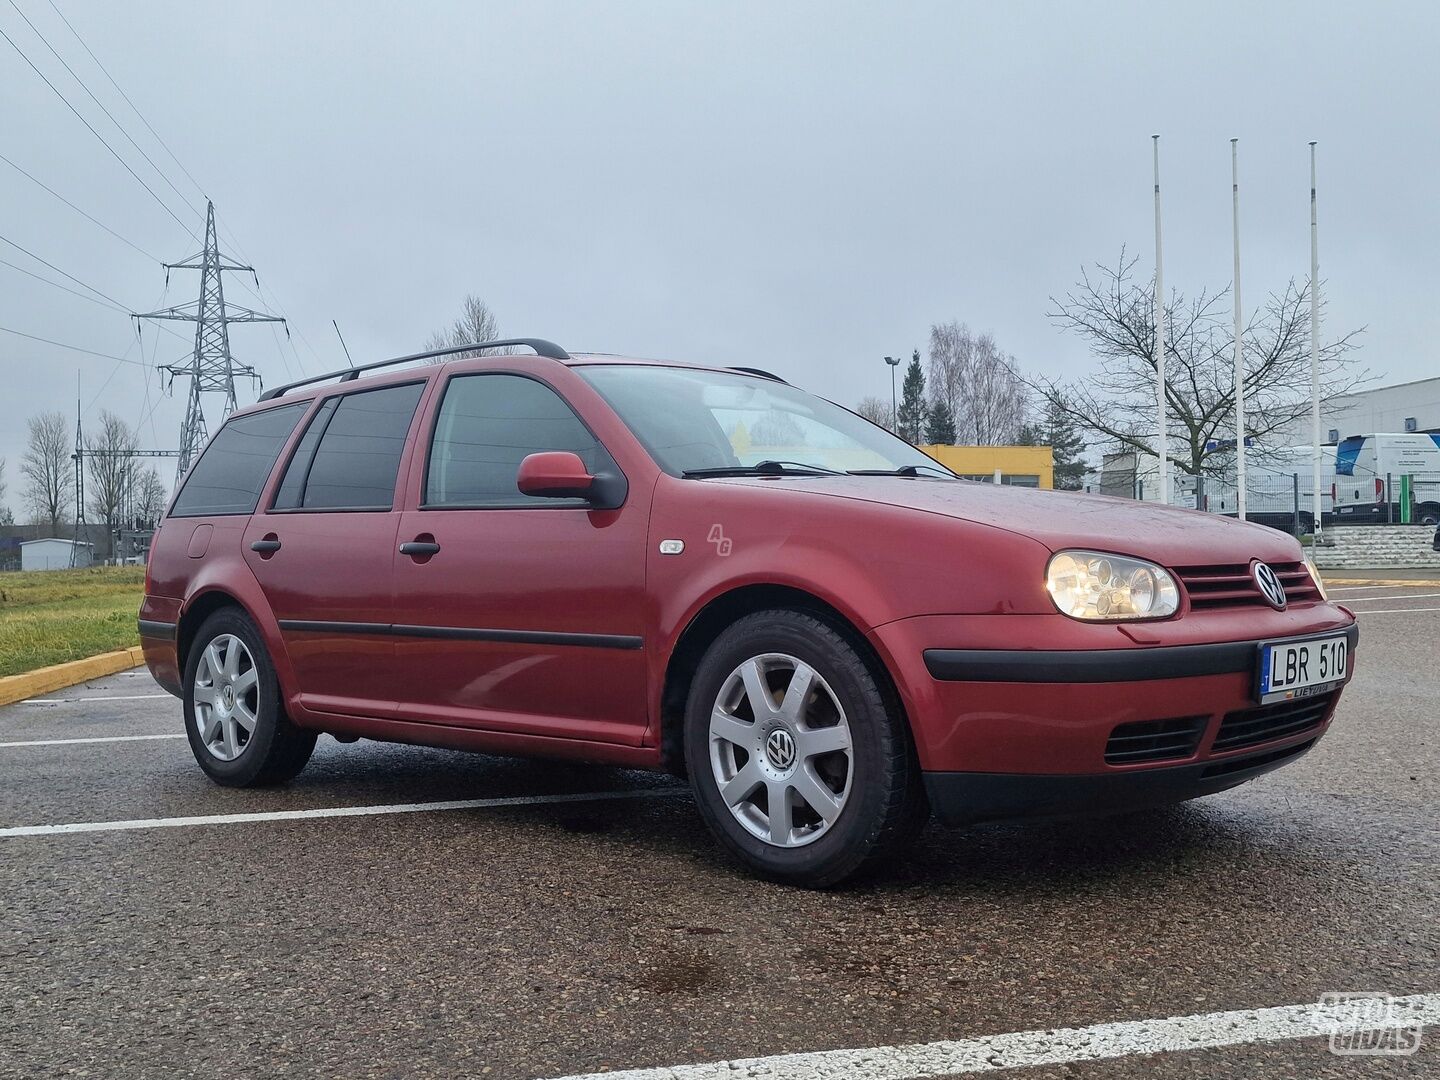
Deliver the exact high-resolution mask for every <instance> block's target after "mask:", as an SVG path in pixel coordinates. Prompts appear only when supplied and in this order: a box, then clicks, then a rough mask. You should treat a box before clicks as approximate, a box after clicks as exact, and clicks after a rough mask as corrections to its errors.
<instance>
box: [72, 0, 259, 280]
mask: <svg viewBox="0 0 1440 1080" xmlns="http://www.w3.org/2000/svg"><path fill="white" fill-rule="evenodd" d="M46 3H48V4H49V5H50V7H51V9H52V10H53V11H54V12H55V14H56V15H58V16H60V21H61V22H63V23H64V24H65V29H67V30H69V31H70V33H71V34H73V35H74V37H75V40H76V41H78V42H79V43H80V47H81V48H82V49H84V50H85V52H86V53H88V54H89V56H90V59H91V60H93V61H95V66H96V67H98V68H99V69H100V71H101V73H102V74H103V75H104V76H105V78H106V79H108V80H109V81H110V85H111V86H113V87H114V88H115V90H116V92H117V93H118V94H119V95H120V96H121V97H122V98H124V99H125V104H126V105H129V106H130V110H131V111H132V112H133V113H134V114H135V115H136V116H138V117H139V118H140V122H141V123H142V124H144V125H145V130H146V131H148V132H150V134H151V135H153V136H155V141H156V142H157V143H159V144H160V146H161V147H162V148H163V149H164V150H165V153H167V154H169V155H170V160H171V161H173V162H175V164H176V165H178V166H179V167H180V171H181V172H182V173H184V174H185V178H186V179H187V180H189V181H190V183H192V184H194V185H195V190H196V191H198V192H199V193H200V197H201V198H204V199H208V198H209V196H208V195H207V194H206V193H205V189H204V188H202V187H201V186H200V182H199V181H198V180H196V179H195V177H193V176H191V175H190V170H189V169H187V168H185V164H184V162H182V161H181V160H180V159H179V158H178V157H176V156H175V151H173V150H171V149H170V147H169V145H168V144H167V143H166V142H165V140H164V139H162V138H161V137H160V133H159V132H158V131H156V130H155V129H154V128H153V127H151V126H150V121H149V120H146V119H145V114H144V113H142V112H141V111H140V109H139V108H138V107H137V106H136V104H135V102H133V101H131V100H130V95H129V94H127V93H125V91H124V89H122V88H121V86H120V84H119V83H117V82H116V81H115V77H114V76H113V75H111V74H110V72H109V70H108V69H107V68H106V67H105V65H104V64H102V63H101V62H100V58H99V57H98V56H96V55H95V53H94V52H93V51H91V49H90V46H89V45H87V44H85V39H84V38H83V37H81V36H80V31H78V30H76V29H75V27H73V26H71V25H70V20H69V19H67V18H66V17H65V13H64V12H63V11H61V10H60V9H59V8H58V7H56V6H55V0H46ZM187 201H188V200H187ZM232 239H233V238H232ZM236 247H237V250H238V245H236ZM242 257H243V256H242ZM246 261H247V262H248V261H249V260H248V259H247V260H246Z"/></svg>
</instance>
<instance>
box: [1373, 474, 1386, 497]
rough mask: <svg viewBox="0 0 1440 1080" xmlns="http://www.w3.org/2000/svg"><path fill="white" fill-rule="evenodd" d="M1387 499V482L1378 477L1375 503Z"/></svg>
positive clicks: (1376, 479)
mask: <svg viewBox="0 0 1440 1080" xmlns="http://www.w3.org/2000/svg"><path fill="white" fill-rule="evenodd" d="M1384 498H1385V481H1384V480H1381V479H1380V478H1379V477H1378V476H1377V477H1376V478H1375V501H1376V502H1380V501H1381V500H1383V499H1384Z"/></svg>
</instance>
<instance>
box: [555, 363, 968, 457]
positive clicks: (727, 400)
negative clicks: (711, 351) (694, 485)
mask: <svg viewBox="0 0 1440 1080" xmlns="http://www.w3.org/2000/svg"><path fill="white" fill-rule="evenodd" d="M575 370H576V371H578V372H579V373H580V375H581V376H582V377H583V378H584V379H585V380H586V381H588V382H589V383H590V384H591V385H592V386H594V387H595V389H596V390H598V391H599V392H600V394H601V396H603V397H604V398H605V400H606V401H608V402H609V403H610V406H611V408H613V409H614V410H615V411H616V412H617V413H619V414H620V418H621V419H622V420H624V421H625V423H626V425H628V426H629V428H630V430H631V431H633V432H634V433H635V436H636V438H638V439H639V440H640V441H641V442H642V443H643V444H644V445H645V448H646V449H647V450H649V451H650V453H651V455H652V456H653V457H654V458H655V460H656V462H657V463H658V464H659V465H660V467H661V468H663V469H664V470H665V471H666V472H668V473H671V474H672V475H675V476H681V475H684V474H686V473H691V472H698V473H703V472H705V471H707V470H719V469H743V468H746V467H749V466H754V465H759V464H760V463H761V462H782V463H785V464H787V465H801V466H810V467H813V468H815V469H820V470H833V471H835V472H849V471H886V472H889V471H894V470H896V469H904V468H914V469H918V470H924V471H925V474H926V475H932V476H933V475H939V476H950V475H951V473H950V472H949V470H948V469H945V468H944V467H943V466H941V465H939V464H938V463H937V462H936V461H935V460H934V459H933V458H931V457H928V456H926V455H925V454H922V453H921V452H920V451H919V450H916V449H915V448H914V447H913V446H911V445H910V444H909V443H907V442H905V441H904V440H903V439H900V438H897V437H896V436H894V435H892V434H890V432H888V431H886V430H885V429H884V428H880V427H877V426H876V425H874V424H872V423H870V422H869V421H867V420H864V419H862V418H861V417H859V416H856V415H855V414H854V413H852V412H848V411H846V410H845V409H842V408H840V406H838V405H834V404H832V403H831V402H828V401H825V400H824V399H823V398H818V397H815V396H814V395H813V394H807V393H806V392H805V391H803V390H797V389H796V388H795V387H793V386H787V385H786V384H785V383H781V382H774V381H771V380H769V379H763V378H758V377H756V376H752V375H740V374H732V373H731V372H727V371H707V370H704V369H698V368H679V367H661V366H658V365H657V366H653V367H652V366H641V365H636V364H595V365H589V364H586V365H582V366H578V367H576V369H575Z"/></svg>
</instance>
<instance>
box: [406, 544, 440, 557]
mask: <svg viewBox="0 0 1440 1080" xmlns="http://www.w3.org/2000/svg"><path fill="white" fill-rule="evenodd" d="M439 551H440V545H439V544H437V543H435V541H433V540H407V541H406V542H405V543H403V544H401V545H400V554H401V555H414V556H417V557H422V558H423V557H424V556H426V555H434V554H437V553H438V552H439Z"/></svg>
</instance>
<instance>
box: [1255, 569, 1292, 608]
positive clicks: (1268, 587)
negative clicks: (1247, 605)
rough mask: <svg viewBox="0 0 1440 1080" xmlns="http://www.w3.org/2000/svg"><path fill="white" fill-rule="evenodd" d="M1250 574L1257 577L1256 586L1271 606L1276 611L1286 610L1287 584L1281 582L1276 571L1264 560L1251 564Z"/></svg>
mask: <svg viewBox="0 0 1440 1080" xmlns="http://www.w3.org/2000/svg"><path fill="white" fill-rule="evenodd" d="M1250 575H1251V576H1252V577H1253V578H1254V579H1255V584H1256V586H1257V587H1258V588H1259V589H1260V592H1261V594H1262V595H1263V596H1264V597H1265V599H1266V600H1267V601H1268V602H1269V604H1270V606H1271V607H1273V608H1274V609H1275V610H1276V611H1284V610H1285V586H1284V585H1281V584H1280V579H1279V578H1278V577H1276V576H1275V571H1274V570H1272V569H1270V567H1269V566H1267V565H1266V564H1265V563H1263V562H1255V563H1251V565H1250Z"/></svg>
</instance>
